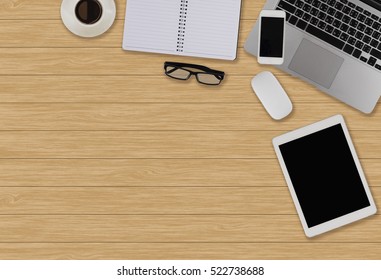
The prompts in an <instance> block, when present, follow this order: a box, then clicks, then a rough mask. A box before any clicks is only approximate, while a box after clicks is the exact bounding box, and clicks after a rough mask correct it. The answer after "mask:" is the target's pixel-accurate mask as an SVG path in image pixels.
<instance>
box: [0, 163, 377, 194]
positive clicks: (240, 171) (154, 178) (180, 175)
mask: <svg viewBox="0 0 381 280" xmlns="http://www.w3.org/2000/svg"><path fill="white" fill-rule="evenodd" d="M361 163H362V166H363V168H364V170H365V174H366V175H367V179H368V183H369V184H370V185H371V186H372V185H374V186H381V174H380V172H379V171H380V168H381V160H380V159H363V160H362V161H361ZM0 170H2V172H1V173H0V186H12V187H28V186H30V187H34V186H57V187H58V186H82V187H97V186H110V187H125V186H144V187H157V186H171V187H172V186H173V187H175V186H177V187H187V186H196V187H200V186H211V187H231V186H244V187H246V186H258V187H260V186H270V187H273V186H277V187H278V186H285V185H286V183H285V180H284V177H283V174H282V173H281V169H280V167H279V163H278V160H277V159H275V158H274V159H2V160H0Z"/></svg>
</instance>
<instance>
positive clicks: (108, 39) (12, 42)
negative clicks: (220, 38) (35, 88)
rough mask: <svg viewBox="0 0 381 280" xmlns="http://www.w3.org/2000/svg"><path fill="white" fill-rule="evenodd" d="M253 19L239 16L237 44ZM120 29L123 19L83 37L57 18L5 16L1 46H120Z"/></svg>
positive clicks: (252, 22) (121, 32) (242, 38)
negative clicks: (101, 33)
mask: <svg viewBox="0 0 381 280" xmlns="http://www.w3.org/2000/svg"><path fill="white" fill-rule="evenodd" d="M254 23H255V20H241V22H240V30H239V41H238V46H240V47H243V45H244V42H245V41H246V39H247V36H248V35H249V32H250V31H251V29H252V27H253V25H254ZM123 29H124V20H122V19H119V20H116V21H115V22H114V25H113V27H112V28H111V29H110V30H109V31H107V32H106V33H105V34H104V35H102V36H98V37H95V38H88V39H83V38H81V37H78V36H76V35H74V34H73V33H71V32H70V31H69V30H67V29H66V27H65V26H64V25H63V24H62V21H61V20H60V19H58V20H44V19H41V20H7V21H6V24H2V25H0V47H1V48H19V47H23V46H24V47H28V48H121V47H122V40H123ZM26 42H27V43H26ZM26 44H27V45H26Z"/></svg>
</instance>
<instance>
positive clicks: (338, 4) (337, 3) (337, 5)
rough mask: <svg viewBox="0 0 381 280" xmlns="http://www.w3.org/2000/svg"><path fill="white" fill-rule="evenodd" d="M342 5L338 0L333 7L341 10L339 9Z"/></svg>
mask: <svg viewBox="0 0 381 280" xmlns="http://www.w3.org/2000/svg"><path fill="white" fill-rule="evenodd" d="M343 7H344V5H343V4H342V3H340V2H336V4H335V8H336V9H338V10H339V11H341V9H342V8H343Z"/></svg>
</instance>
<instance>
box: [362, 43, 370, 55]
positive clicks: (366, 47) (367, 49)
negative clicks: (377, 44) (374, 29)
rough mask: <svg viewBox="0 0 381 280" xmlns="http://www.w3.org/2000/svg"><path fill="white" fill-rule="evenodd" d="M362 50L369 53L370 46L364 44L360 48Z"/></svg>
mask: <svg viewBox="0 0 381 280" xmlns="http://www.w3.org/2000/svg"><path fill="white" fill-rule="evenodd" d="M362 50H363V51H364V52H366V53H369V52H370V50H371V47H370V46H369V45H364V47H363V48H362Z"/></svg>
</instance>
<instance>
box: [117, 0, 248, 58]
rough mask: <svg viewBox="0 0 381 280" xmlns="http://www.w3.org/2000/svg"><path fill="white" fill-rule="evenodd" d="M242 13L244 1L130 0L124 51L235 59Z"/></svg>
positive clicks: (127, 9) (128, 1) (128, 2)
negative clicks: (242, 2)
mask: <svg viewBox="0 0 381 280" xmlns="http://www.w3.org/2000/svg"><path fill="white" fill-rule="evenodd" d="M184 7H186V8H187V10H186V11H185V10H181V9H182V8H184ZM240 10H241V0H127V8H126V20H125V28H124V37H123V49H125V50H134V51H147V52H157V53H166V54H175V55H187V56H197V57H206V58H219V59H227V60H233V59H235V57H236V53H237V41H238V29H239V19H240ZM185 12H186V14H185ZM183 23H184V25H183ZM179 31H180V33H179ZM179 34H180V36H179ZM181 35H183V37H181Z"/></svg>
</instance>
